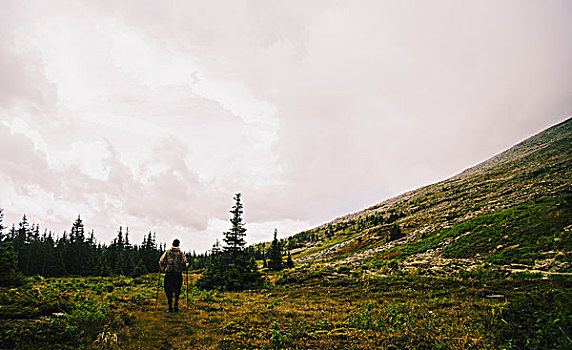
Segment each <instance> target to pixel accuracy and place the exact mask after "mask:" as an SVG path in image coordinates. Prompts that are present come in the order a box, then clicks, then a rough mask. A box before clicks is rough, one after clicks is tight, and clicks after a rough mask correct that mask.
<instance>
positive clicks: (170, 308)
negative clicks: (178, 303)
mask: <svg viewBox="0 0 572 350" xmlns="http://www.w3.org/2000/svg"><path fill="white" fill-rule="evenodd" d="M175 311H178V310H177V308H175ZM167 312H173V308H172V307H170V306H169V310H167Z"/></svg>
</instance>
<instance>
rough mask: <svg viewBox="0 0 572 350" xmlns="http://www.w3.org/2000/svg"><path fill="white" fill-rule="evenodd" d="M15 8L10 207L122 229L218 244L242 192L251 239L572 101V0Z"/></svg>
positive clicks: (379, 193)
mask: <svg viewBox="0 0 572 350" xmlns="http://www.w3.org/2000/svg"><path fill="white" fill-rule="evenodd" d="M0 6H2V11H0V23H1V24H0V63H2V64H0V92H1V93H0V134H1V135H0V136H3V137H5V138H6V139H4V140H3V139H0V142H2V145H3V146H4V147H6V149H10V150H13V151H12V152H11V153H3V158H2V159H1V160H0V164H2V165H3V170H2V173H1V178H2V181H3V185H5V187H4V186H3V189H2V194H3V200H5V201H6V202H4V203H8V204H9V205H10V206H11V207H12V209H11V210H12V212H17V211H20V212H22V211H26V210H28V209H26V208H31V207H33V210H34V211H35V213H37V217H38V221H40V222H43V221H42V220H43V215H45V216H46V217H50V218H52V219H50V220H51V221H50V224H52V223H53V224H54V227H57V228H58V229H60V228H61V227H67V226H69V225H70V223H71V221H72V220H73V217H75V215H76V213H75V212H76V211H81V214H82V217H84V218H85V220H86V222H87V223H88V225H89V221H91V222H92V223H93V225H94V226H95V227H96V233H97V234H101V236H102V237H104V239H110V238H111V236H112V235H114V233H115V230H116V229H117V226H119V225H123V226H130V227H131V228H132V230H131V232H133V233H134V234H136V235H142V234H144V233H146V231H148V230H153V231H157V232H158V234H159V237H160V238H162V237H165V240H166V241H168V240H170V237H171V235H185V237H186V240H187V241H194V242H196V245H197V246H201V247H205V246H210V243H211V242H212V241H213V240H214V237H215V236H216V232H215V231H217V230H220V228H221V227H222V226H224V224H223V223H225V222H226V221H227V220H228V217H227V216H228V215H227V214H228V210H229V208H230V207H231V206H232V204H233V203H232V195H233V194H234V193H236V192H242V193H243V195H244V196H243V198H244V201H245V210H246V213H245V216H247V218H248V221H247V222H248V223H251V227H252V232H249V234H251V237H252V239H254V240H257V239H262V237H264V235H265V234H266V231H268V230H271V228H273V227H274V226H283V227H284V228H285V229H284V230H283V229H282V228H281V227H278V229H279V231H280V232H283V231H292V230H295V229H302V228H303V227H304V225H307V226H310V225H313V224H319V223H322V222H324V221H327V220H329V219H332V218H333V217H336V216H340V215H343V214H346V213H348V212H350V211H354V210H359V209H362V208H364V207H367V206H369V205H371V204H374V203H376V202H378V201H381V200H383V199H384V198H387V197H389V196H391V195H395V194H397V193H399V192H403V191H405V190H408V189H411V188H413V187H417V186H420V185H423V184H426V183H430V182H433V181H436V180H439V179H442V178H444V177H447V176H450V175H453V174H454V173H456V172H459V171H461V170H463V169H464V168H466V167H468V166H471V165H473V164H475V163H477V162H479V161H482V160H484V159H486V158H488V157H490V156H492V155H494V154H495V153H498V152H500V151H502V150H504V149H506V148H508V147H510V146H511V145H513V144H515V143H517V142H518V141H520V140H522V139H524V138H526V137H528V136H530V135H531V134H533V133H535V132H537V131H540V130H541V129H543V128H545V127H548V126H550V125H551V124H554V123H556V122H558V121H560V120H562V119H564V118H566V117H567V116H569V115H570V114H571V110H572V100H571V99H570V96H572V84H571V82H570V80H569V79H567V77H568V75H567V74H566V73H567V72H569V71H570V69H571V68H572V67H571V65H570V62H572V43H571V42H570V40H569V33H571V32H572V19H571V18H570V17H571V15H570V14H571V13H572V8H571V5H570V3H569V2H567V1H543V2H535V1H503V2H502V3H499V2H497V1H471V2H464V3H463V4H462V5H461V4H458V3H456V2H452V1H438V2H432V3H425V2H422V1H414V2H379V1H361V2H355V3H351V2H331V1H312V2H311V3H308V2H307V1H305V2H302V1H298V2H287V3H283V4H279V3H276V2H241V1H233V2H228V1H214V2H199V1H188V2H169V3H159V2H156V1H139V0H138V1H133V0H126V1H121V2H116V1H98V2H95V3H87V2H75V3H69V2H64V1H61V2H60V1H53V2H50V3H49V4H47V3H44V2H40V1H37V2H25V3H23V2H15V1H4V2H3V3H2V4H1V5H0ZM16 154H18V157H16V156H15V155H16ZM25 191H27V193H25ZM34 196H35V197H34ZM34 198H39V199H38V200H36V201H35V202H34ZM2 205H4V204H2ZM45 208H47V209H45ZM7 209H8V208H7ZM60 212H61V213H65V214H61V215H62V216H58V215H60V214H58V213H60ZM66 215H69V216H71V217H70V218H69V219H67V220H69V221H70V222H68V223H65V220H64V217H65V216H66ZM58 220H59V221H58ZM56 222H59V223H56ZM271 226H272V227H271ZM98 231H101V233H100V232H98ZM290 233H293V232H290ZM268 235H269V238H270V235H271V232H268Z"/></svg>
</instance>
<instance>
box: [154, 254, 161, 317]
mask: <svg viewBox="0 0 572 350" xmlns="http://www.w3.org/2000/svg"><path fill="white" fill-rule="evenodd" d="M159 288H161V265H159V280H157V297H156V298H155V310H157V302H158V301H159Z"/></svg>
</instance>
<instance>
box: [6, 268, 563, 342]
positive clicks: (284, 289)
mask: <svg viewBox="0 0 572 350" xmlns="http://www.w3.org/2000/svg"><path fill="white" fill-rule="evenodd" d="M156 288H157V281H156V276H146V277H142V278H137V279H130V278H124V277H119V278H88V279H80V278H76V279H53V280H52V279H37V280H36V281H35V282H34V283H33V284H31V285H27V286H24V287H20V288H12V289H6V288H5V289H1V290H0V292H1V294H0V306H1V307H0V317H1V318H3V319H4V320H5V321H3V322H2V325H1V326H0V348H1V349H12V348H15V349H29V348H31V347H33V348H40V349H42V348H46V349H47V348H50V349H53V348H62V349H66V348H69V349H71V348H74V349H77V348H78V346H77V345H76V344H78V343H79V344H80V346H79V348H87V349H89V348H97V349H100V348H110V349H112V348H116V349H511V348H512V349H572V340H571V338H570V337H572V334H571V333H572V332H571V331H570V330H571V329H572V281H570V280H539V279H522V280H506V279H504V280H500V279H498V280H482V279H481V280H477V279H455V278H428V277H420V276H401V277H388V278H380V279H373V280H369V281H363V280H355V279H351V278H350V277H348V278H340V279H338V280H334V281H330V282H328V283H325V282H324V280H319V279H315V280H308V281H306V282H304V283H299V284H295V285H285V286H274V285H269V287H268V288H266V289H261V290H255V291H246V292H242V293H229V292H206V291H199V290H196V289H195V288H190V290H189V305H188V306H187V305H186V300H185V299H186V294H185V292H186V291H185V290H184V291H183V295H182V303H181V304H182V305H181V306H182V307H181V311H180V312H179V313H167V312H165V310H166V301H165V298H164V294H162V293H161V294H160V299H159V302H158V308H157V309H155V299H154V298H155V295H156Z"/></svg>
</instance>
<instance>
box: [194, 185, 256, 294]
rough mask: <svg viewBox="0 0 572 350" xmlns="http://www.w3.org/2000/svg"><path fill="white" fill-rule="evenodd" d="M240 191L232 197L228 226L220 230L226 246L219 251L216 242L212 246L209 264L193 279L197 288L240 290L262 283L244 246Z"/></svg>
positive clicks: (244, 233)
mask: <svg viewBox="0 0 572 350" xmlns="http://www.w3.org/2000/svg"><path fill="white" fill-rule="evenodd" d="M240 199H241V195H240V193H238V194H236V195H235V197H234V200H235V205H234V206H233V207H232V210H231V214H232V218H231V219H230V222H231V229H230V230H229V231H228V232H225V233H224V238H223V240H224V242H225V243H226V246H225V247H224V248H223V249H222V251H221V250H220V248H219V246H218V241H217V243H216V244H215V246H214V247H213V249H212V254H211V257H210V259H209V260H210V261H209V264H208V265H207V268H206V270H205V272H204V273H203V274H202V276H201V277H200V278H199V280H198V281H197V287H199V288H201V289H220V290H229V291H238V290H244V289H247V288H253V287H257V286H259V285H261V284H262V278H261V276H260V273H259V272H258V271H257V266H256V261H253V260H252V259H250V257H249V255H248V254H247V251H246V249H245V245H246V241H245V240H244V237H245V235H246V228H245V227H244V223H243V221H242V213H243V211H242V203H241V200H240Z"/></svg>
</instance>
